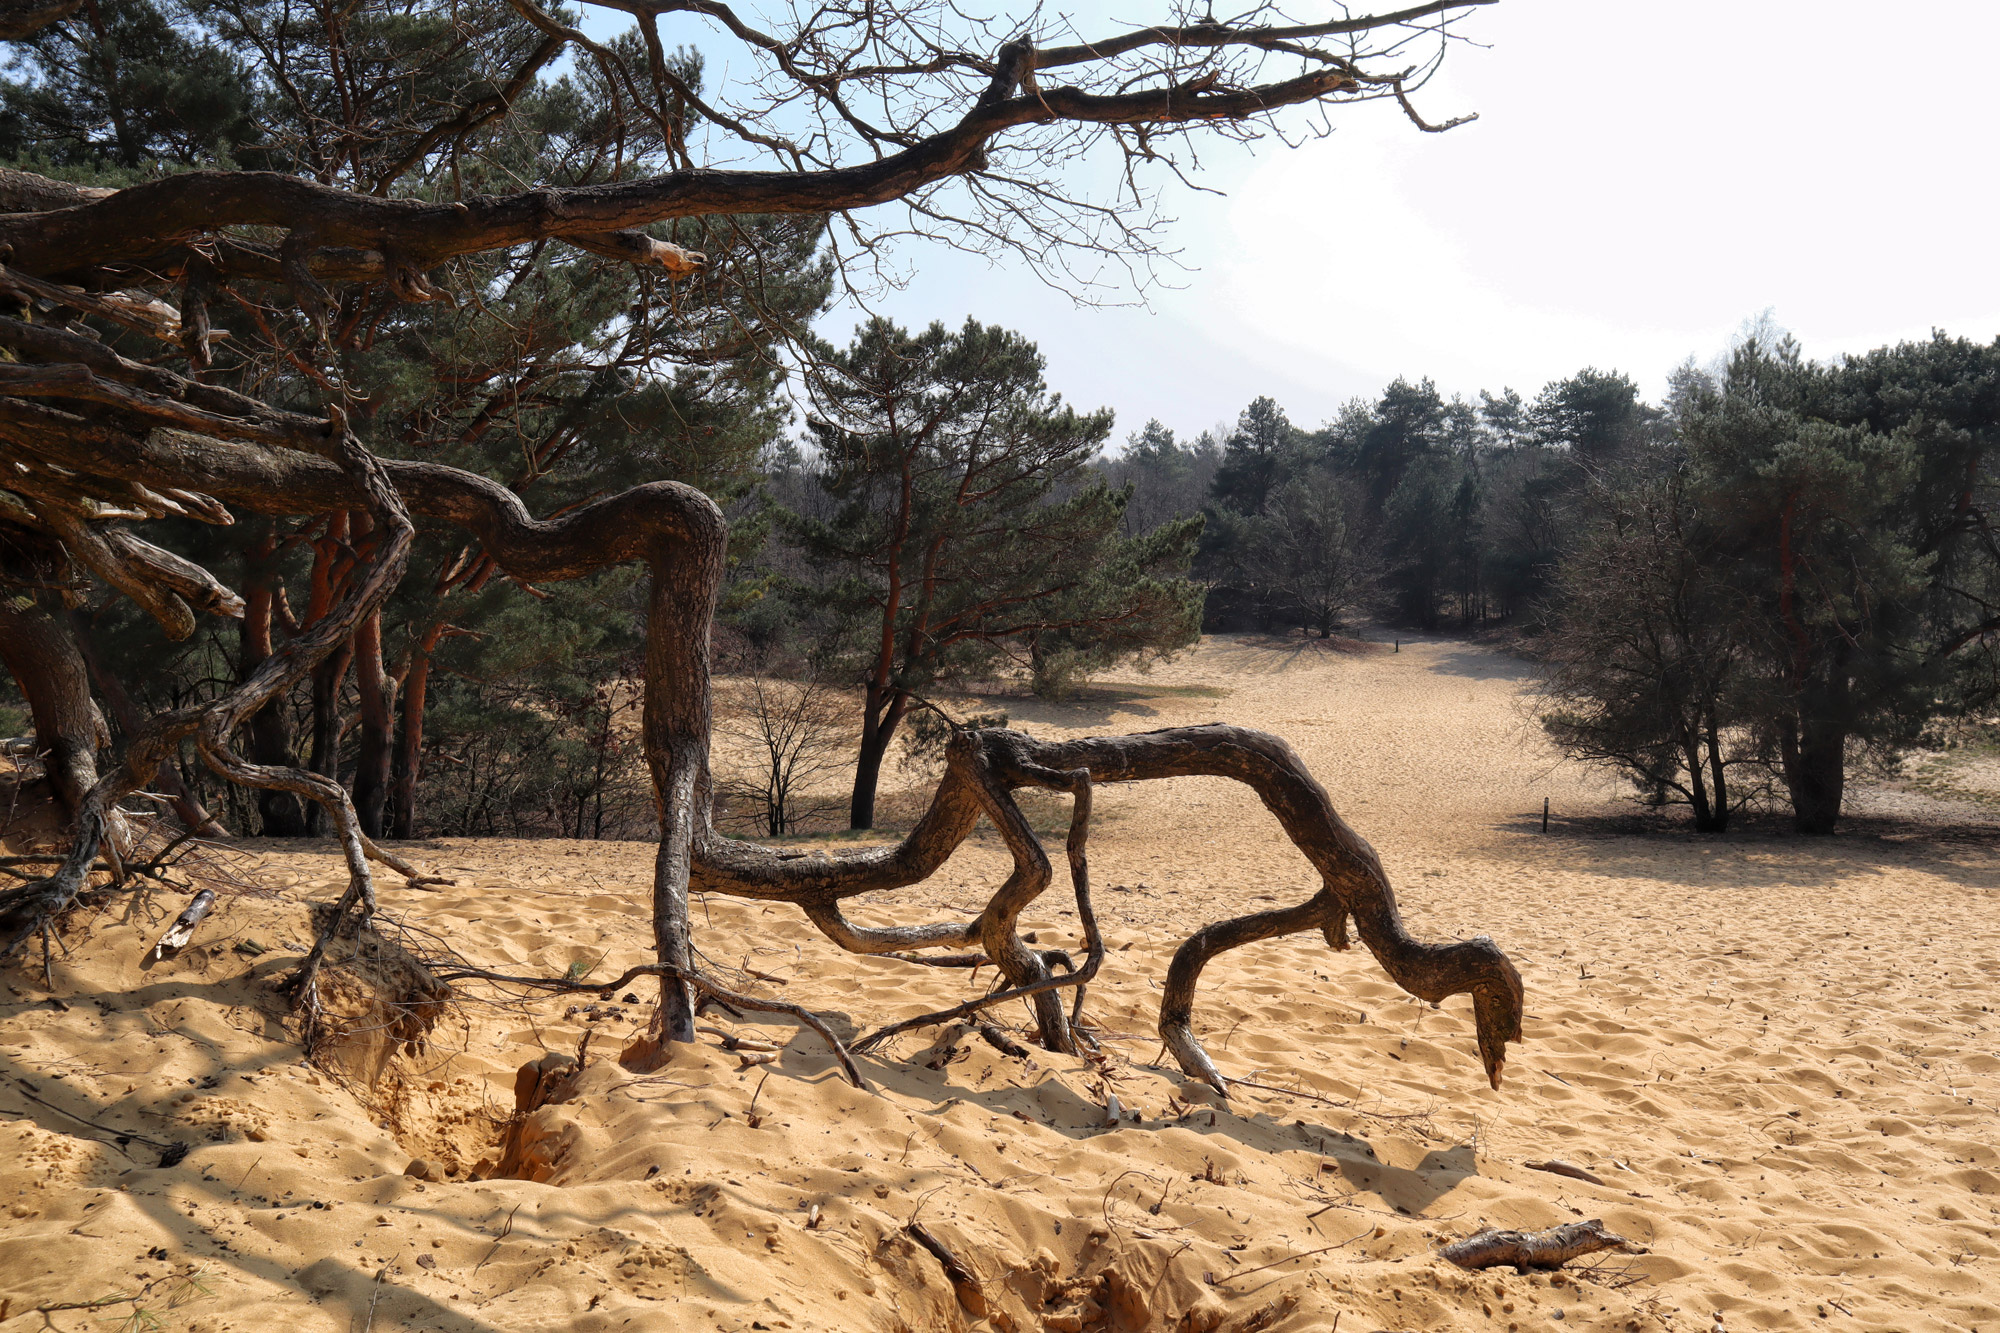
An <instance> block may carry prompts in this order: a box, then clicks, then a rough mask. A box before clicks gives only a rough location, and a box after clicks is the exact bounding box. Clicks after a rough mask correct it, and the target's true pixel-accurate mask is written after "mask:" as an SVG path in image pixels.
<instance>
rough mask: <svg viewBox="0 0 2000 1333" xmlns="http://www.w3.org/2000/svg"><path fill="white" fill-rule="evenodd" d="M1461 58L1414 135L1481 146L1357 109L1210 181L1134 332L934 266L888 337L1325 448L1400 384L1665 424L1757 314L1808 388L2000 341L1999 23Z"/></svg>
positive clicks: (1577, 31)
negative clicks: (1681, 374)
mask: <svg viewBox="0 0 2000 1333" xmlns="http://www.w3.org/2000/svg"><path fill="white" fill-rule="evenodd" d="M1357 8H1359V6H1357ZM1461 31H1463V32H1464V33H1465V35H1467V36H1469V37H1472V38H1475V39H1476V40H1477V41H1478V42H1480V43H1482V44H1483V49H1482V47H1479V46H1460V47H1458V48H1457V49H1455V50H1454V51H1453V52H1452V53H1451V54H1450V56H1449V57H1448V58H1447V61H1446V64H1445V68H1444V70H1443V72H1442V73H1441V74H1440V76H1439V77H1438V79H1437V80H1436V81H1434V82H1433V83H1432V85H1431V86H1430V88H1429V89H1427V90H1426V92H1425V94H1424V96H1423V98H1422V101H1421V105H1420V109H1421V110H1422V111H1423V112H1424V114H1425V116H1426V118H1428V119H1430V120H1432V121H1434V122H1435V121H1438V120H1442V119H1444V118H1446V117H1448V116H1452V115H1458V114H1462V113H1465V112H1473V111H1476V112H1477V113H1478V114H1479V119H1478V120H1477V121H1476V122H1474V123H1472V124H1469V125H1465V126H1462V127H1460V128H1458V129H1455V130H1452V131H1450V132H1449V133H1446V134H1424V133H1420V132H1419V131H1417V130H1416V128H1415V127H1414V126H1412V125H1410V124H1409V123H1408V122H1407V121H1406V120H1403V119H1402V118H1401V116H1400V115H1399V114H1398V113H1397V112H1396V111H1395V109H1394V108H1393V106H1390V105H1384V104H1374V105H1367V106H1358V107H1354V108H1350V109H1348V111H1347V113H1346V116H1345V118H1344V119H1343V120H1342V121H1341V122H1339V128H1338V129H1337V130H1336V132H1335V133H1334V134H1333V135H1332V136H1330V137H1328V138H1326V139H1323V140H1319V141H1316V142H1313V143H1309V144H1307V145H1305V146H1303V147H1299V148H1291V149H1287V148H1284V147H1282V146H1281V145H1277V144H1269V145H1267V146H1265V147H1264V148H1263V149H1261V150H1260V151H1259V152H1258V153H1257V155H1256V156H1255V158H1254V159H1251V160H1247V161H1230V160H1226V159H1225V160H1223V161H1221V162H1220V163H1218V164H1217V166H1216V169H1215V171H1214V172H1213V173H1212V174H1211V176H1210V177H1208V178H1205V181H1204V183H1206V184H1211V185H1217V186H1219V187H1221V188H1224V189H1226V190H1227V192H1228V197H1227V198H1226V199H1222V200H1210V199H1204V198H1202V197H1200V196H1192V195H1189V194H1187V193H1186V192H1184V191H1183V192H1180V193H1178V194H1176V195H1172V196H1170V197H1169V199H1168V203H1169V206H1170V210H1171V211H1174V212H1176V213H1177V214H1178V216H1179V221H1178V223H1177V225H1176V226H1175V227H1174V228H1173V229H1172V230H1171V233H1170V236H1171V240H1172V242H1173V243H1174V244H1175V245H1177V246H1178V248H1179V249H1180V251H1181V256H1180V258H1181V261H1182V263H1183V264H1185V265H1187V266H1188V269H1189V270H1190V271H1185V272H1181V273H1178V274H1174V273H1163V277H1166V278H1168V279H1169V280H1171V281H1173V282H1174V283H1175V284H1176V285H1177V288H1178V289H1177V290H1169V291H1164V292H1155V293H1153V294H1152V296H1151V297H1150V299H1149V301H1148V304H1147V306H1146V307H1145V308H1137V309H1135V308H1114V309H1101V308H1100V309H1090V308H1080V307H1078V306H1077V305H1076V304H1075V303H1073V302H1072V301H1071V300H1070V299H1069V298H1068V297H1066V296H1064V295H1062V294H1060V293H1057V292H1054V291H1051V290H1049V289H1047V288H1045V287H1043V286H1042V285H1041V284H1039V283H1037V282H1036V281H1035V280H1034V279H1033V278H1031V277H1028V276H1026V275H1024V274H1023V273H1022V272H1021V271H1020V270H1019V269H1018V268H1017V267H1005V266H992V265H989V264H988V263H987V262H986V261H984V260H982V259H977V258H970V259H968V258H966V257H963V256H959V255H955V254H952V253H950V252H947V251H942V250H939V249H936V248H932V249H931V250H929V251H928V252H916V253H912V254H911V255H910V256H909V261H910V262H911V263H912V264H913V265H914V266H915V268H916V270H917V275H918V276H917V279H916V281H915V282H913V283H912V284H911V285H910V286H909V287H908V288H907V289H906V290H904V291H902V292H900V293H896V294H894V295H893V296H890V297H888V298H885V299H884V300H882V301H880V302H879V303H878V304H877V308H878V309H880V310H881V311H882V312H883V313H887V314H889V315H891V316H892V317H894V318H896V319H898V320H900V321H902V322H905V323H909V324H924V323H928V322H929V321H931V320H933V319H943V320H945V321H947V322H948V323H954V324H955V323H957V322H959V321H961V320H963V319H964V318H965V317H966V316H967V315H972V316H976V317H977V318H979V319H981V320H982V321H986V322H1000V323H1004V324H1007V325H1008V326H1010V327H1012V328H1016V329H1018V330H1020V331H1021V332H1023V333H1025V334H1027V335H1028V336H1029V337H1031V338H1033V339H1035V340H1036V341H1037V343H1038V344H1039V345H1040V347H1041V349H1042V351H1043V354H1044V355H1045V356H1046V358H1047V360H1048V364H1049V369H1048V377H1049V380H1050V382H1051V384H1052V385H1053V386H1054V387H1055V388H1057V389H1058V390H1060V391H1061V392H1062V393H1063V394H1064V396H1065V397H1066V398H1068V399H1069V400H1070V401H1073V402H1076V403H1077V404H1079V405H1080V406H1085V407H1096V406H1101V405H1108V406H1111V407H1113V408H1115V409H1116V410H1117V413H1118V428H1117V431H1118V436H1119V437H1120V438H1122V437H1123V436H1124V434H1125V433H1127V432H1128V431H1131V430H1135V429H1137V428H1138V427H1139V426H1140V425H1142V424H1144V422H1145V420H1146V419H1147V418H1148V417H1158V418H1159V419H1161V420H1162V421H1164V422H1166V423H1167V424H1168V425H1170V426H1173V427H1174V428H1175V429H1176V430H1179V431H1182V432H1184V433H1192V432H1194V431H1198V430H1201V429H1203V428H1206V427H1208V426H1212V425H1214V424H1216V423H1218V422H1223V421H1234V419H1235V417H1236V414H1237V413H1238V412H1239V411H1240V410H1241V409H1242V407H1243V405H1244V404H1245V403H1247V402H1248V401H1249V400H1250V399H1251V398H1253V397H1255V396H1257V395H1258V394H1269V395H1271V396H1272V397H1274V398H1276V399H1277V400H1278V401H1279V402H1280V403H1281V404H1283V405H1284V407H1285V409H1286V411H1287V412H1288V413H1289V415H1290V416H1291V417H1292V419H1293V420H1294V421H1295V422H1298V423H1299V424H1301V425H1305V426H1316V425H1318V424H1320V423H1321V422H1322V421H1323V420H1325V419H1326V418H1327V417H1329V416H1331V415H1332V414H1333V413H1334V412H1335V411H1336V410H1337V409H1338V407H1339V406H1340V404H1341V403H1343V402H1345V401H1347V400H1348V399H1350V398H1352V397H1355V396H1363V397H1372V396H1374V395H1376V394H1379V393H1380V391H1381V389H1382V387H1383V386H1384V385H1385V384H1387V383H1388V382H1389V381H1390V380H1391V379H1393V378H1395V377H1396V376H1398V375H1403V376H1407V377H1409V378H1411V379H1419V378H1423V377H1426V376H1428V377H1429V378H1431V379H1433V380H1435V381H1436V382H1437V384H1438V386H1439V388H1440V389H1442V390H1444V391H1445V392H1446V393H1448V394H1450V393H1457V394H1463V395H1465V396H1466V397H1468V398H1471V397H1474V396H1475V395H1476V394H1477V392H1478V391H1479V390H1480V389H1482V388H1485V389H1490V390H1494V391H1498V390H1499V389H1500V388H1502V387H1503V386H1512V387H1514V388H1517V389H1519V390H1520V391H1521V392H1522V393H1524V394H1526V395H1528V396H1529V397H1532V396H1533V395H1534V393H1535V392H1536V391H1538V390H1539V389H1540V388H1541V387H1542V386H1543V385H1544V384H1546V383H1548V382H1549V381H1550V380H1554V379H1560V378H1562V377H1564V376H1566V375H1570V374H1573V373H1575V372H1576V371H1577V370H1579V369H1581V368H1583V367H1585V366H1595V367H1598V368H1600V369H1605V370H1620V371H1623V372H1625V373H1626V374H1628V375H1630V376H1632V378H1633V379H1634V380H1636V381H1637V382H1638V383H1639V384H1640V386H1641V388H1642V390H1643V391H1644V392H1645V393H1646V394H1647V395H1648V396H1655V395H1657V394H1659V393H1660V392H1661V391H1662V390H1663V388H1664V385H1665V380H1666V377H1667V375H1668V374H1669V372H1671V371H1672V369H1673V368H1674V367H1675V366H1676V365H1677V364H1679V363H1680V362H1682V361H1683V360H1685V359H1687V358H1688V357H1690V356H1692V357H1694V358H1695V359H1696V360H1698V361H1701V362H1707V361H1709V360H1711V359H1712V358H1714V357H1715V356H1716V355H1718V354H1719V353H1721V352H1722V351H1724V350H1725V349H1726V347H1727V346H1728V343H1729V340H1730V338H1731V336H1732V335H1733V334H1734V333H1735V332H1736V331H1737V330H1738V329H1739V328H1741V327H1742V325H1743V324H1744V322H1745V321H1746V320H1748V319H1753V318H1755V317H1756V316H1757V315H1758V314H1759V313H1760V312H1762V311H1765V310H1767V309H1768V310H1769V311H1771V314H1772V318H1773V319H1775V321H1776V322H1777V323H1778V324H1779V325H1780V326H1782V327H1784V328H1786V329H1789V330H1790V331H1791V332H1792V333H1793V334H1794V335H1795V336H1797V337H1798V338H1799V339H1800V341H1801V342H1802V343H1803V344H1804V346H1805V350H1806V352H1807V354H1808V355H1810V356H1813V357H1816V358H1828V357H1833V356H1837V355H1839V354H1840V353H1843V352H1858V351H1865V350H1867V349H1868V348H1871V347H1877V346H1881V345H1883V344H1885V343H1891V342H1896V341H1899V340H1902V339H1906V338H1921V337H1925V336H1928V334H1929V332H1930V330H1931V329H1932V328H1942V329H1944V330H1946V331H1947V332H1949V333H1953V334H1961V335H1964V336H1967V337H1972V338H1977V339H1980V340H1990V339H1992V338H1994V337H1995V336H1996V335H2000V247H1996V245H1995V228H1996V223H2000V170H1996V166H2000V94H1996V92H1995V83H1994V75H1993V72H1992V62H1993V59H1994V52H1995V51H2000V4H1996V3H1993V0H1905V3H1902V4H1899V5H1896V6H1892V7H1889V8H1886V9H1885V8H1883V7H1881V6H1879V5H1862V4H1853V3H1846V2H1845V0H1727V2H1726V3H1723V2H1720V0H1672V2H1671V3H1669V2H1668V0H1502V3H1500V4H1498V5H1495V6H1492V7H1490V8H1487V9H1483V10H1479V11H1475V12H1474V13H1472V14H1471V15H1470V16H1468V17H1467V18H1466V20H1465V21H1464V24H1463V27H1462V29H1461ZM1127 299H1130V295H1129V293H1128V294H1127ZM853 321H854V315H853V313H852V312H851V311H837V312H835V313H834V314H833V315H832V316H830V317H829V319H828V320H827V321H826V323H825V324H824V325H823V327H822V332H823V333H824V334H826V335H827V336H829V337H836V338H838V337H843V336H844V335H845V334H846V332H847V331H848V330H849V329H850V328H851V327H852V324H853Z"/></svg>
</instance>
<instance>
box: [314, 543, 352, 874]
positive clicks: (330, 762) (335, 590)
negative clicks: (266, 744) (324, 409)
mask: <svg viewBox="0 0 2000 1333" xmlns="http://www.w3.org/2000/svg"><path fill="white" fill-rule="evenodd" d="M350 531H351V524H350V518H349V515H348V514H347V513H346V512H345V511H342V512H339V513H335V514H331V515H329V516H328V517H327V524H326V534H325V535H324V536H323V537H321V538H320V540H319V541H317V542H315V543H314V552H313V572H312V594H311V596H310V598H309V599H308V600H307V603H306V616H305V623H306V624H307V625H316V624H318V623H319V622H320V620H321V619H323V618H324V617H325V616H326V614H327V612H328V610H329V608H331V607H332V606H333V605H334V602H335V600H336V598H338V596H339V595H340V589H341V585H342V584H343V583H344V582H345V581H346V575H347V568H348V565H349V563H350V559H349V557H350V551H349V547H348V534H349V532H350ZM353 661H354V641H353V640H352V639H351V638H350V639H349V640H348V641H347V642H345V643H343V644H341V645H340V646H339V647H337V648H335V649H334V650H333V652H331V653H329V654H327V655H326V656H325V657H324V658H322V659H320V661H319V664H318V665H316V666H315V667H313V672H312V748H311V750H310V751H309V753H308V755H307V758H306V768H307V770H308V771H310V772H313V773H318V774H320V775H321V776H322V777H326V778H330V779H332V780H333V781H334V782H336V783H337V782H339V781H340V691H341V687H342V686H343V685H344V684H346V682H347V668H348V666H349V665H350V664H352V662H353ZM305 814H306V832H307V833H309V834H311V835H312V836H314V837H317V836H319V834H320V832H321V830H322V826H323V821H324V819H325V815H326V811H325V809H324V807H322V806H321V805H318V804H316V803H308V804H307V806H306V812H305Z"/></svg>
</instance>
